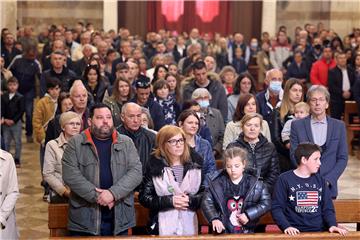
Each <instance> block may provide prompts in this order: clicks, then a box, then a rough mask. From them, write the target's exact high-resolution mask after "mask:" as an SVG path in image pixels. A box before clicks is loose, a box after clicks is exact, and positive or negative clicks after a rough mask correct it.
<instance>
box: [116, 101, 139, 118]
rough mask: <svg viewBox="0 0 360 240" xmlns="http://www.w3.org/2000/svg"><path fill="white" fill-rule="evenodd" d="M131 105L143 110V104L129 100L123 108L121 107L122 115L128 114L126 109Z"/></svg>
mask: <svg viewBox="0 0 360 240" xmlns="http://www.w3.org/2000/svg"><path fill="white" fill-rule="evenodd" d="M129 107H138V108H139V109H140V110H141V106H140V105H139V104H137V103H134V102H128V103H125V104H124V105H123V106H122V108H121V114H122V115H125V114H126V111H127V109H128V108H129Z"/></svg>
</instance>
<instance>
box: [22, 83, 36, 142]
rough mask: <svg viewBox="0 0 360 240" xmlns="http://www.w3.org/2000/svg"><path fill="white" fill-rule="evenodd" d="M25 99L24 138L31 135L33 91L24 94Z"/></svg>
mask: <svg viewBox="0 0 360 240" xmlns="http://www.w3.org/2000/svg"><path fill="white" fill-rule="evenodd" d="M23 95H24V99H25V117H26V122H25V130H26V136H30V137H31V136H32V134H33V127H32V116H33V111H34V98H35V89H32V90H30V91H29V92H27V93H24V94H23Z"/></svg>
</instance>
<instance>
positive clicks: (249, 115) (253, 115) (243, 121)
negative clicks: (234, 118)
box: [240, 113, 263, 130]
mask: <svg viewBox="0 0 360 240" xmlns="http://www.w3.org/2000/svg"><path fill="white" fill-rule="evenodd" d="M253 118H259V119H260V128H261V129H262V122H263V117H262V116H261V115H260V114H258V113H247V114H245V116H244V117H243V118H242V119H241V121H240V125H241V128H244V126H245V124H246V123H247V122H248V121H250V120H251V119H253ZM243 130H244V129H243Z"/></svg>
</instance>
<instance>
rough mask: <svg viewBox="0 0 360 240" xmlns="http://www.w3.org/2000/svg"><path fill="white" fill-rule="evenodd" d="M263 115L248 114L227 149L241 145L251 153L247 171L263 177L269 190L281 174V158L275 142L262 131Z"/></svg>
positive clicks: (270, 190)
mask: <svg viewBox="0 0 360 240" xmlns="http://www.w3.org/2000/svg"><path fill="white" fill-rule="evenodd" d="M261 125H262V117H261V115H260V114H258V113H249V114H246V115H245V116H244V117H243V118H242V120H241V126H242V131H243V132H242V133H240V135H239V137H238V139H236V140H235V141H234V142H232V143H230V144H229V145H228V146H227V149H229V148H232V147H241V148H244V149H246V150H247V152H248V153H249V159H248V160H249V164H248V165H247V171H249V173H252V174H253V175H254V174H255V175H256V176H258V177H261V178H262V179H263V181H264V183H265V184H266V186H267V188H268V189H269V192H270V193H272V190H273V186H274V184H275V182H276V179H277V177H278V176H279V173H280V169H279V159H278V154H277V152H276V149H275V146H274V144H272V143H271V142H268V141H267V140H266V138H265V137H264V136H263V135H262V134H261V133H260V130H261Z"/></svg>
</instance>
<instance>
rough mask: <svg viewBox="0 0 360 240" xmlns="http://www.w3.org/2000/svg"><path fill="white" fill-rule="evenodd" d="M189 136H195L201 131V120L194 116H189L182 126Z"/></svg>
mask: <svg viewBox="0 0 360 240" xmlns="http://www.w3.org/2000/svg"><path fill="white" fill-rule="evenodd" d="M180 127H181V128H182V129H183V130H184V132H185V133H186V134H187V135H190V136H195V135H196V133H197V131H198V129H199V120H198V119H197V118H196V117H195V116H193V115H190V116H188V117H187V118H186V119H185V120H184V122H182V123H181V126H180Z"/></svg>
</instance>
